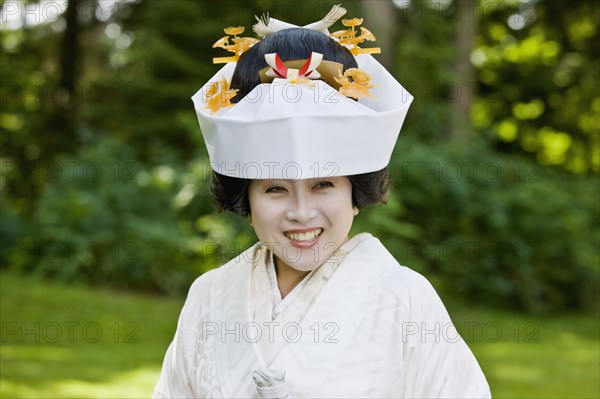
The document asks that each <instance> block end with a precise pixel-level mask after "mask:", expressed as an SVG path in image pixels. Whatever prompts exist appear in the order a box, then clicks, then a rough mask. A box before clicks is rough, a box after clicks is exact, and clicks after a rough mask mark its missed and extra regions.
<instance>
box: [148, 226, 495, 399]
mask: <svg viewBox="0 0 600 399" xmlns="http://www.w3.org/2000/svg"><path fill="white" fill-rule="evenodd" d="M268 260H269V251H268V250H267V249H266V248H265V247H264V246H262V245H261V244H260V243H257V244H256V245H254V246H252V247H251V248H249V249H248V250H246V251H245V252H243V253H242V254H240V255H239V256H238V257H236V258H235V259H233V260H231V261H230V262H228V263H227V264H226V265H224V266H222V267H220V268H218V269H215V270H211V271H210V272H208V273H205V274H203V275H202V276H201V277H200V278H198V279H197V280H196V281H195V282H194V284H193V285H192V287H191V289H190V292H189V295H188V298H187V300H186V303H185V306H184V308H183V310H182V312H181V316H180V318H179V323H178V326H177V332H176V334H175V338H174V339H173V342H172V343H171V345H170V346H169V348H168V350H167V354H166V356H165V360H164V364H163V369H162V373H161V376H160V379H159V381H158V384H157V386H156V388H155V391H154V397H155V398H257V397H258V393H257V387H256V385H255V383H254V381H253V379H252V373H253V371H255V370H258V369H278V370H283V371H285V380H286V382H287V384H288V387H289V391H290V393H291V397H292V398H294V399H300V398H335V397H339V398H371V397H372V398H375V397H376V398H489V397H491V394H490V390H489V386H488V384H487V382H486V379H485V377H484V375H483V373H482V371H481V369H480V367H479V365H478V364H477V361H476V360H475V358H474V356H473V354H472V353H471V351H470V350H469V348H468V347H467V345H466V344H465V342H464V341H463V340H462V339H461V338H460V336H459V335H458V333H457V331H456V329H455V328H454V326H453V325H452V323H451V321H450V317H449V316H448V313H447V311H446V309H445V307H444V305H443V304H442V302H441V300H440V298H439V297H438V295H437V293H436V292H435V290H434V289H433V287H432V286H431V285H430V284H429V282H428V281H427V280H426V279H425V278H424V277H423V276H421V275H420V274H418V273H416V272H414V271H412V270H410V269H408V268H406V267H403V266H400V265H399V264H398V263H397V262H396V260H395V259H394V258H393V257H392V255H391V254H390V253H389V252H388V251H387V250H386V249H385V248H384V247H383V245H382V244H381V242H380V241H379V240H378V239H376V238H374V237H373V236H371V235H370V234H367V233H363V234H359V235H357V236H355V237H353V238H352V239H350V240H349V241H348V242H346V243H345V244H344V245H343V246H342V247H341V248H340V249H339V250H338V251H337V252H336V253H335V254H334V255H333V256H331V257H330V258H329V260H328V261H327V262H325V263H324V264H323V265H322V266H320V267H319V268H318V269H317V270H315V271H314V272H311V273H310V274H309V275H308V276H307V277H306V278H305V280H303V282H302V283H301V285H300V286H299V287H296V289H295V290H294V291H292V293H290V294H289V295H288V296H289V297H291V299H292V300H289V299H288V300H287V302H288V303H287V304H286V303H284V305H286V306H284V307H282V306H281V304H276V303H275V302H274V301H276V300H277V298H274V295H273V294H272V293H273V288H276V286H275V287H273V284H276V281H275V282H273V281H272V280H273V278H272V275H271V278H269V269H268V267H269V262H268ZM287 298H288V297H286V299H287ZM274 304H275V305H276V310H277V311H274V309H275V308H274ZM277 305H279V306H277Z"/></svg>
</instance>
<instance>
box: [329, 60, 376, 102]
mask: <svg viewBox="0 0 600 399" xmlns="http://www.w3.org/2000/svg"><path fill="white" fill-rule="evenodd" d="M334 79H335V81H336V82H338V83H339V84H340V88H339V92H340V93H341V94H343V95H345V96H346V97H351V98H355V99H357V100H358V99H360V98H364V97H371V98H372V97H373V95H372V94H371V93H370V92H369V89H371V88H373V87H375V85H374V84H373V81H372V80H371V75H369V74H368V73H366V72H365V71H363V70H362V69H358V68H349V69H346V71H345V72H344V74H343V75H342V73H341V72H340V73H339V75H338V77H336V78H334Z"/></svg>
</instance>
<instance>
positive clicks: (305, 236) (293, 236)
mask: <svg viewBox="0 0 600 399" xmlns="http://www.w3.org/2000/svg"><path fill="white" fill-rule="evenodd" d="M322 232H323V229H316V230H313V231H309V232H306V233H285V236H286V237H287V238H289V239H290V240H294V241H311V240H314V239H315V238H316V237H317V236H319V234H321V233H322Z"/></svg>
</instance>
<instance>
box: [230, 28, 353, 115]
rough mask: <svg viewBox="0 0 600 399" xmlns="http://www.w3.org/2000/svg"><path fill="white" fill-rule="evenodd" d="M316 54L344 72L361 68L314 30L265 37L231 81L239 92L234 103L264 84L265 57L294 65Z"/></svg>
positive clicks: (244, 57)
mask: <svg viewBox="0 0 600 399" xmlns="http://www.w3.org/2000/svg"><path fill="white" fill-rule="evenodd" d="M313 51H315V52H317V53H321V54H323V60H326V61H334V62H338V63H340V64H342V65H343V69H344V71H345V70H346V69H348V68H358V64H357V63H356V59H355V58H354V56H353V55H352V53H351V52H350V51H349V50H348V49H347V48H345V47H344V46H342V45H340V44H338V43H337V42H336V41H335V40H333V39H332V38H330V37H329V36H326V35H324V34H323V33H321V32H317V31H314V30H310V29H302V28H292V29H285V30H282V31H279V32H275V33H273V34H271V35H269V36H267V37H265V38H264V39H263V40H261V41H260V42H258V43H257V44H255V45H254V46H252V47H251V48H250V49H249V50H248V51H246V52H245V53H244V54H242V55H241V57H240V59H239V61H238V63H237V65H236V67H235V71H234V72H233V76H232V78H231V88H232V89H238V90H239V91H238V93H237V95H236V96H235V97H234V98H233V99H232V100H231V102H232V103H236V102H238V101H240V100H241V99H243V98H244V97H246V95H248V93H250V92H251V91H252V89H254V88H255V87H256V86H258V85H259V84H260V83H261V82H260V76H259V74H258V71H260V70H261V69H263V68H265V67H267V66H269V65H268V64H267V61H265V54H269V53H277V54H278V55H279V57H280V58H281V59H282V60H283V61H291V60H305V59H308V57H309V56H310V54H311V53H312V52H313Z"/></svg>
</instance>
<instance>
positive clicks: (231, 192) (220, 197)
mask: <svg viewBox="0 0 600 399" xmlns="http://www.w3.org/2000/svg"><path fill="white" fill-rule="evenodd" d="M346 177H347V178H348V180H350V183H351V184H352V205H353V206H355V207H357V208H358V209H362V208H364V207H366V206H369V205H377V204H385V203H387V197H388V194H389V192H390V177H389V173H388V168H387V166H386V167H385V168H383V169H381V170H378V171H376V172H369V173H362V174H359V175H349V176H346ZM249 186H250V179H242V178H238V177H229V176H225V175H222V174H220V173H217V172H214V171H213V175H212V181H211V184H210V193H211V194H212V197H213V199H214V201H215V206H216V207H217V210H219V211H220V212H222V211H231V212H233V213H236V214H238V215H241V216H247V215H249V214H250V200H249V199H248V187H249Z"/></svg>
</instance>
